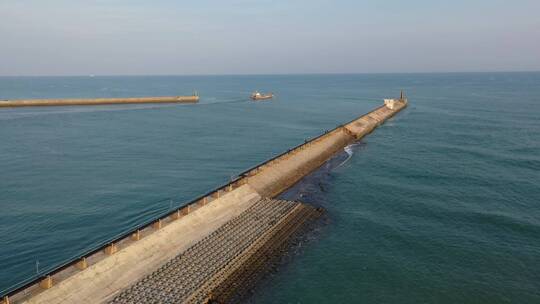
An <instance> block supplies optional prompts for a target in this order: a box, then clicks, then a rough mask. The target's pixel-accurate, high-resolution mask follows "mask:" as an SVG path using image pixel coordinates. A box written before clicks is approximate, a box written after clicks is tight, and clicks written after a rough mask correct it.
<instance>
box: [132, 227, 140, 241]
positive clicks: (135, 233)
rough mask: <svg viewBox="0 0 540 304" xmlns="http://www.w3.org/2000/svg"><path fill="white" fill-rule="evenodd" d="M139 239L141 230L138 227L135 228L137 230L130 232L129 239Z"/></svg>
mask: <svg viewBox="0 0 540 304" xmlns="http://www.w3.org/2000/svg"><path fill="white" fill-rule="evenodd" d="M140 239H141V231H140V230H139V229H137V231H135V232H133V233H132V234H131V240H133V241H138V240H140Z"/></svg>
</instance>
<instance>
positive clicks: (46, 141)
mask: <svg viewBox="0 0 540 304" xmlns="http://www.w3.org/2000/svg"><path fill="white" fill-rule="evenodd" d="M401 89H403V90H404V91H405V93H406V94H407V95H408V97H409V103H410V104H409V107H408V108H407V109H405V110H404V111H402V112H401V113H399V114H398V115H397V116H395V117H394V118H392V119H391V120H389V121H388V122H387V123H385V124H384V125H383V126H381V127H379V128H378V129H376V130H375V132H374V133H372V134H371V135H369V136H368V137H366V138H364V139H363V140H362V141H361V142H359V143H356V144H353V145H351V146H349V147H347V148H345V150H344V152H343V153H342V155H338V157H337V159H336V160H335V161H334V162H333V164H332V165H331V166H330V165H328V166H327V170H325V168H324V167H323V169H322V170H321V171H320V172H318V173H316V174H315V175H314V176H311V177H310V178H308V179H307V180H306V181H305V182H303V183H301V184H299V185H298V186H297V187H295V189H294V193H289V195H290V197H291V198H296V199H301V200H304V201H307V202H309V203H312V204H316V205H319V206H322V207H324V208H325V209H326V210H327V213H326V217H325V220H324V225H320V226H319V227H317V229H316V232H314V233H312V234H311V236H310V237H309V240H308V241H307V242H305V243H303V244H299V245H297V246H296V247H295V249H294V250H295V253H294V254H293V255H292V257H291V258H290V259H289V260H288V262H287V263H284V264H283V265H282V266H281V267H278V271H277V272H275V273H272V274H271V275H270V276H268V277H267V278H266V279H265V280H264V281H263V284H261V286H260V287H259V288H257V289H256V290H254V296H253V297H252V298H251V299H250V301H254V302H257V303H259V302H260V303H343V302H354V303H358V302H360V303H362V302H364V303H419V302H425V303H434V302H436V303H456V302H462V303H519V302H521V303H535V302H540V291H539V290H540V202H539V198H540V186H539V183H538V181H539V180H540V154H539V152H540V73H471V74H374V75H367V74H365V75H362V74H360V75H288V76H284V75H283V76H282V75H271V76H262V75H259V76H160V77H157V76H154V77H142V76H140V77H100V76H96V77H0V100H1V99H17V98H62V97H66V98H67V97H72V98H75V97H138V96H170V95H187V94H191V93H193V92H194V91H197V92H198V93H199V94H200V96H201V102H200V103H199V104H196V105H177V104H169V105H154V104H150V105H111V106H88V107H47V108H17V109H0V245H1V246H0V290H1V289H5V288H8V287H10V286H12V285H13V284H16V283H18V282H20V281H22V280H24V279H26V278H29V277H32V276H35V275H36V273H39V272H43V271H45V270H46V269H47V268H50V267H54V266H55V265H58V264H60V263H62V262H63V261H65V260H66V259H69V258H73V257H75V256H77V255H79V254H81V253H82V252H84V251H86V250H89V249H91V248H93V247H94V246H96V245H97V244H99V243H101V242H103V241H105V240H107V239H109V238H111V237H114V236H115V235H118V234H119V233H122V232H124V231H126V230H128V229H130V228H131V227H134V226H135V225H137V224H139V223H141V222H144V221H145V220H148V219H150V218H152V217H154V216H156V215H157V214H161V213H163V212H166V211H167V210H169V209H170V208H171V207H176V206H179V205H182V204H183V203H185V202H187V201H189V200H190V199H191V198H193V197H195V196H197V195H199V194H202V193H205V192H206V191H208V190H210V189H211V188H213V187H214V186H217V185H219V184H222V183H225V182H227V181H228V180H230V179H231V177H234V176H235V175H236V174H238V173H239V172H241V171H242V170H243V169H245V168H247V167H250V166H252V165H255V164H257V163H258V162H260V161H263V160H265V159H267V158H270V157H272V156H273V155H276V154H278V153H280V152H283V151H285V150H287V149H288V148H291V147H293V146H295V145H296V144H299V143H301V142H303V141H304V140H305V139H308V138H310V137H313V136H316V135H318V134H320V133H322V132H324V131H325V130H329V129H332V128H334V127H336V126H337V125H339V124H341V123H343V122H346V121H348V120H351V119H353V118H354V117H357V116H359V115H361V114H364V113H366V112H368V111H370V110H371V109H373V108H375V107H377V106H379V105H380V104H382V99H383V98H388V97H395V96H397V95H398V94H399V91H400V90H401ZM254 90H259V91H263V92H273V93H274V94H275V96H276V98H275V99H274V100H272V101H268V102H251V101H249V94H250V93H251V92H252V91H254Z"/></svg>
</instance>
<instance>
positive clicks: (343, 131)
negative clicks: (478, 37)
mask: <svg viewBox="0 0 540 304" xmlns="http://www.w3.org/2000/svg"><path fill="white" fill-rule="evenodd" d="M406 106H407V101H406V100H401V99H400V100H397V101H396V102H395V103H393V104H392V106H391V107H390V106H387V105H385V106H381V107H379V108H377V109H375V110H373V111H372V112H370V113H368V114H366V115H363V116H361V117H359V118H357V119H354V120H352V121H351V122H349V123H346V124H343V125H341V126H339V127H337V128H336V129H334V130H332V131H329V132H327V133H325V134H322V135H321V136H319V137H316V138H314V139H312V140H310V141H308V142H306V143H304V144H302V145H299V146H297V147H295V148H294V149H292V150H289V151H287V152H286V153H283V154H281V155H279V156H277V157H275V158H273V159H271V160H269V161H266V162H264V163H262V164H260V165H257V166H255V167H253V168H251V169H249V170H247V171H245V172H243V173H241V174H240V175H239V176H238V177H237V178H236V179H235V180H233V181H232V182H230V183H228V184H225V185H223V186H221V187H219V188H217V189H215V190H213V191H211V192H209V193H207V194H205V195H203V196H200V197H198V198H196V199H195V200H193V201H191V202H190V203H188V204H187V205H185V206H183V207H181V208H180V209H177V210H173V211H171V212H169V213H167V214H165V215H163V216H161V217H159V218H157V219H155V220H153V221H152V222H150V223H146V224H144V225H142V226H141V227H139V228H137V229H136V230H134V231H130V232H128V233H125V234H124V235H122V236H121V237H119V238H116V239H114V240H110V241H108V242H107V243H106V245H103V246H102V247H100V248H97V249H95V250H93V251H92V252H89V253H87V254H85V255H82V256H81V257H80V258H79V259H77V260H73V261H70V262H68V263H67V264H65V265H63V266H62V267H59V268H58V269H55V270H53V271H51V272H49V273H45V274H43V275H42V276H41V277H40V278H38V279H35V280H33V281H31V282H28V283H26V284H25V285H23V286H20V287H18V288H16V289H13V290H12V291H10V292H8V293H6V294H5V298H4V303H103V302H107V301H110V300H112V299H113V298H114V297H115V296H117V295H118V294H119V293H120V292H122V291H123V290H126V288H128V287H130V286H132V285H133V284H135V283H136V282H137V281H139V280H140V279H141V278H143V277H146V276H148V275H150V274H152V273H153V272H154V271H155V270H156V269H157V268H159V267H160V266H161V265H163V264H164V263H166V262H167V261H169V260H171V259H173V258H174V257H176V256H178V255H179V254H182V253H183V252H185V251H186V250H187V249H188V248H190V247H191V246H193V245H194V244H197V243H198V242H200V241H201V240H203V239H205V238H206V237H207V236H208V235H210V234H211V233H213V232H214V231H216V230H217V229H219V227H221V226H222V225H224V224H225V223H227V222H228V221H230V220H232V219H233V218H235V217H236V216H238V215H239V214H241V213H242V212H244V211H246V210H247V209H249V208H250V207H251V206H252V205H253V204H255V203H256V202H257V201H259V200H261V199H263V198H273V197H275V196H276V195H278V194H279V193H281V192H283V191H285V190H287V189H288V188H290V187H291V186H293V185H294V184H295V183H296V182H298V181H299V180H300V179H301V178H303V177H304V176H306V175H308V174H309V173H311V172H313V171H314V170H316V169H317V168H319V167H320V166H321V165H322V164H324V163H325V162H326V161H327V160H328V159H329V158H331V157H332V156H333V155H335V154H336V153H338V152H340V151H342V150H343V148H344V147H346V146H347V145H349V144H351V143H353V142H355V141H357V140H359V139H361V138H362V137H364V136H365V135H367V134H369V133H370V132H372V131H373V130H374V129H375V128H376V127H377V126H378V125H380V124H382V123H383V122H384V121H386V120H387V119H389V118H390V117H392V116H393V115H395V114H396V113H398V112H399V111H401V110H402V109H403V108H405V107H406ZM0 303H1V302H0Z"/></svg>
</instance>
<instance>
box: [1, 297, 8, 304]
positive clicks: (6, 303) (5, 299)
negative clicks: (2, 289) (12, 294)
mask: <svg viewBox="0 0 540 304" xmlns="http://www.w3.org/2000/svg"><path fill="white" fill-rule="evenodd" d="M2 304H9V297H8V296H4V301H3V303H2Z"/></svg>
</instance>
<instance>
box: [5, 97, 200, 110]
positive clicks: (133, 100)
mask: <svg viewBox="0 0 540 304" xmlns="http://www.w3.org/2000/svg"><path fill="white" fill-rule="evenodd" d="M196 102H199V96H197V95H192V96H161V97H128V98H67V99H21V100H0V108H13V107H44V106H89V105H111V104H137V103H196Z"/></svg>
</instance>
